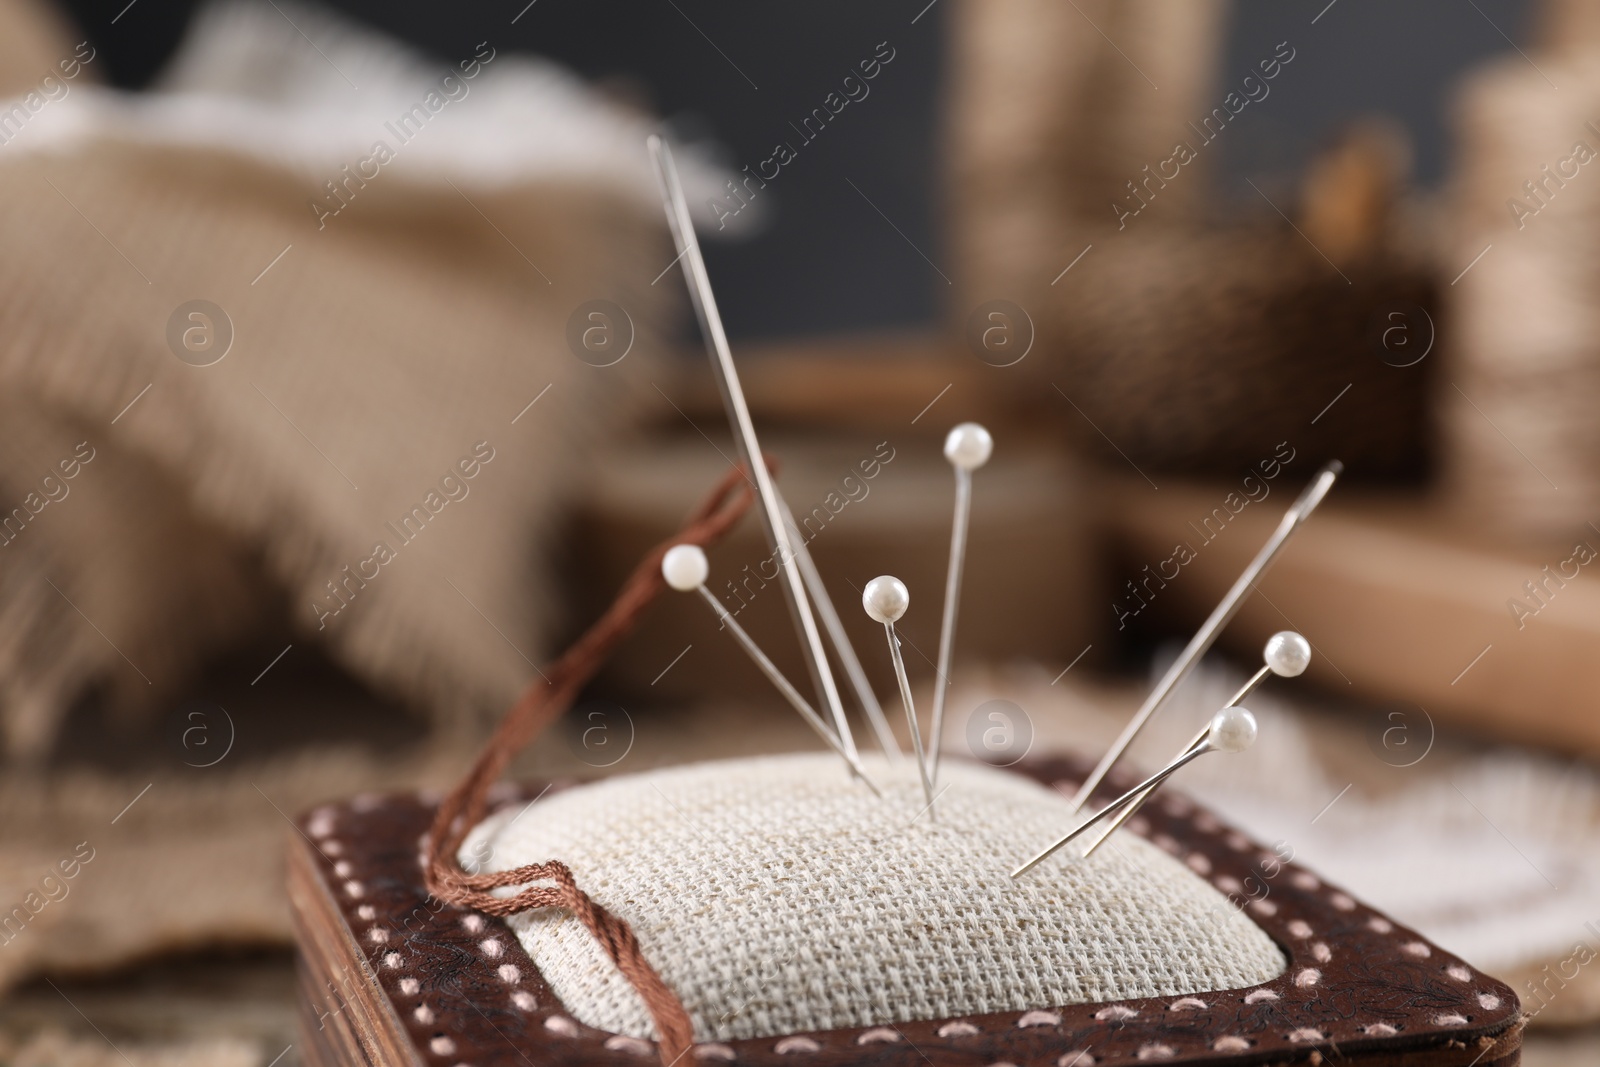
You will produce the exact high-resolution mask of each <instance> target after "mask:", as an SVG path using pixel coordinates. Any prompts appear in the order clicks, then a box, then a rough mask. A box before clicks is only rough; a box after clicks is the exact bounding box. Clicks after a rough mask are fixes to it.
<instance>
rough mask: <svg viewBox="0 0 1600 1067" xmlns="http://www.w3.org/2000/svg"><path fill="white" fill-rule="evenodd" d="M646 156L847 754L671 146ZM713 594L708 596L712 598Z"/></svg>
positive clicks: (850, 740) (847, 737) (852, 747)
mask: <svg viewBox="0 0 1600 1067" xmlns="http://www.w3.org/2000/svg"><path fill="white" fill-rule="evenodd" d="M646 143H647V144H648V146H649V148H650V155H651V158H653V159H654V160H655V164H656V177H657V179H658V180H659V182H660V186H661V200H662V206H663V207H664V208H665V209H666V214H667V225H668V227H669V228H670V229H671V230H672V239H673V242H674V243H675V244H676V245H677V248H678V257H679V259H681V260H682V262H683V275H684V278H685V280H686V281H687V282H688V285H689V301H690V303H691V304H693V305H694V310H695V316H696V317H697V318H698V319H699V320H700V331H701V333H703V334H704V335H705V340H706V350H707V352H708V354H709V355H710V356H711V369H712V371H713V373H714V376H715V377H716V379H717V386H718V388H719V389H720V391H721V393H722V400H723V406H724V407H726V408H727V412H728V422H729V423H730V425H731V426H732V428H733V439H734V443H735V444H736V445H737V446H738V450H739V458H740V459H742V460H743V461H744V465H745V469H746V470H748V471H749V472H750V473H751V475H752V477H753V478H754V481H755V487H756V495H757V496H758V497H760V502H761V506H760V507H759V508H757V509H756V510H757V511H758V512H759V513H760V515H761V523H762V526H763V527H764V528H765V529H766V534H767V545H768V547H769V548H771V549H772V553H773V556H774V557H775V558H776V560H777V563H778V569H779V570H780V571H782V572H783V579H784V580H783V584H782V589H783V594H784V598H785V599H786V600H787V601H788V604H789V613H790V615H791V616H792V617H793V619H794V624H795V629H796V630H797V631H799V634H800V639H801V640H800V644H801V650H802V653H803V655H804V658H805V661H806V668H807V670H809V671H810V673H811V678H812V681H813V682H814V683H815V685H816V689H817V692H818V693H820V694H821V696H822V700H823V702H824V703H825V704H826V705H827V709H828V712H829V713H830V714H831V715H832V717H833V724H834V728H835V729H836V730H837V732H838V736H839V741H840V743H841V744H843V746H844V749H845V751H846V752H848V753H849V754H850V755H851V756H852V757H854V756H855V755H856V743H855V738H854V737H852V736H851V733H850V723H849V720H847V719H846V718H845V714H844V704H843V703H842V702H841V701H840V699H839V688H838V686H837V684H835V682H834V679H833V668H832V667H831V666H830V665H829V663H828V655H827V653H826V652H825V651H824V650H823V647H822V634H821V633H820V632H819V631H818V629H817V620H816V618H815V616H814V615H813V614H812V611H811V601H810V599H809V598H808V597H807V595H806V589H805V584H804V582H803V580H802V579H801V576H800V570H799V568H798V567H796V565H795V558H794V557H795V550H794V544H793V542H792V541H791V539H790V537H789V529H788V526H787V525H786V524H785V523H784V509H783V508H782V506H781V505H780V503H779V500H778V494H777V491H776V489H775V488H774V486H773V483H772V475H771V474H770V473H768V471H767V465H766V464H765V463H763V462H762V461H761V442H760V441H759V440H758V439H757V438H756V428H755V423H754V422H752V421H751V419H750V406H749V404H748V403H746V401H745V396H744V387H743V386H742V385H740V383H739V371H738V369H737V368H736V367H735V366H734V364H733V352H732V351H731V350H730V349H729V347H728V335H727V332H726V331H725V330H724V329H723V327H722V315H721V314H720V313H719V312H718V311H717V298H716V295H715V294H714V293H713V292H712V291H711V276H710V275H709V274H708V273H706V264H705V260H704V259H703V258H702V257H701V255H700V241H699V239H698V238H697V237H696V236H695V232H694V222H693V220H692V219H691V218H690V217H689V204H688V201H687V200H685V199H684V195H683V185H682V183H681V182H680V181H679V180H678V168H677V166H676V165H675V164H674V163H673V162H672V150H671V149H670V148H669V147H668V146H667V143H666V142H665V141H663V140H662V139H661V138H660V137H658V136H656V135H655V134H651V135H650V137H649V138H648V140H647V141H646ZM713 599H714V598H713Z"/></svg>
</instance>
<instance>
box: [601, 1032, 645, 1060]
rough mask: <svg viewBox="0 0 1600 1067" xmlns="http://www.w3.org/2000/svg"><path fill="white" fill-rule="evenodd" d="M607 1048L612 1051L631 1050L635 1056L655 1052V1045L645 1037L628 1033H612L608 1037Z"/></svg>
mask: <svg viewBox="0 0 1600 1067" xmlns="http://www.w3.org/2000/svg"><path fill="white" fill-rule="evenodd" d="M606 1048H608V1049H610V1050H611V1051H612V1052H631V1053H632V1054H633V1055H635V1056H649V1055H651V1054H652V1053H654V1052H655V1046H654V1045H652V1044H650V1042H648V1041H646V1040H645V1039H644V1038H642V1037H629V1036H628V1035H627V1034H612V1035H611V1036H610V1037H608V1038H606Z"/></svg>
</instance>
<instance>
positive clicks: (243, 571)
mask: <svg viewBox="0 0 1600 1067" xmlns="http://www.w3.org/2000/svg"><path fill="white" fill-rule="evenodd" d="M280 6H281V5H280ZM292 13H293V15H294V25H291V24H290V22H289V21H288V20H287V19H286V18H285V17H283V13H282V12H279V11H276V10H275V9H274V8H272V7H269V6H260V7H258V8H250V7H235V8H224V9H219V10H217V11H214V12H212V13H211V14H209V15H207V16H205V17H203V18H202V19H201V21H200V23H199V25H198V26H197V29H196V31H195V33H196V37H195V38H194V39H192V40H191V41H190V42H189V43H188V44H187V45H186V47H185V50H184V52H183V54H182V55H181V57H180V59H179V61H178V63H177V65H176V67H175V68H174V70H173V71H172V73H171V74H170V75H169V77H168V81H167V83H166V90H167V91H166V92H165V93H163V94H157V95H154V96H151V97H145V98H130V97H125V96H122V95H119V94H113V93H109V92H107V91H105V90H102V89H97V88H95V87H93V86H92V85H91V84H90V83H91V80H92V78H93V76H94V73H95V68H96V63H95V60H94V58H93V57H92V56H86V55H85V53H84V52H83V50H82V49H80V48H79V47H78V46H76V45H74V44H73V43H72V42H71V41H70V39H55V40H50V38H49V35H48V34H41V33H34V34H32V36H26V35H24V37H19V38H12V37H10V36H9V31H8V30H5V29H0V39H3V40H5V41H6V43H7V45H8V46H11V45H13V44H14V42H16V41H21V40H24V39H26V40H32V41H34V42H35V44H34V45H33V46H31V50H30V51H29V53H28V54H27V55H25V56H20V57H19V56H18V55H17V54H16V53H17V51H18V49H17V48H16V47H8V48H7V49H6V50H5V52H4V53H3V55H0V58H5V59H6V61H7V62H9V63H10V64H11V65H12V69H11V70H10V71H9V72H8V75H9V76H8V79H7V84H8V85H10V86H11V87H12V88H13V89H15V90H17V91H24V90H25V88H26V87H27V86H31V85H37V84H44V83H43V82H42V79H43V78H44V77H45V76H46V75H47V74H50V72H52V71H54V72H56V73H55V74H53V75H51V77H53V78H54V79H55V81H53V82H51V83H50V84H49V86H48V88H49V89H50V92H49V93H48V94H43V95H40V96H39V97H38V99H37V100H34V101H33V102H31V103H30V102H29V101H28V99H27V98H22V102H21V103H20V104H15V103H14V104H8V105H6V107H9V108H17V107H19V108H20V110H12V111H8V112H6V115H7V116H8V117H7V119H6V120H5V121H9V122H10V123H11V125H10V126H7V127H5V134H6V136H5V138H4V143H3V144H0V189H4V191H5V195H4V196H3V197H0V397H3V398H4V400H3V402H0V409H3V410H0V521H3V524H4V525H3V533H0V726H3V739H4V743H5V745H6V747H7V748H8V749H9V750H10V752H11V753H12V754H13V755H25V754H28V753H35V752H38V751H40V750H42V749H44V748H45V747H46V746H47V745H48V744H49V742H50V740H51V736H52V730H53V728H54V725H55V724H56V723H57V722H58V721H59V718H60V716H61V715H62V713H63V709H65V708H66V707H68V706H69V705H70V704H71V703H72V702H73V701H74V700H75V699H77V698H78V697H80V696H81V695H83V694H84V693H85V692H88V691H89V690H91V689H92V688H101V689H103V690H104V691H105V692H107V693H108V694H109V695H110V696H111V698H112V699H113V700H114V702H115V703H116V704H117V705H119V706H122V707H137V706H139V705H148V704H152V703H155V702H159V701H160V700H161V699H162V698H163V697H165V696H166V695H168V694H169V693H170V692H171V690H172V687H173V685H174V684H175V683H176V682H177V681H179V680H181V679H182V678H183V677H184V676H185V674H186V672H188V671H189V670H190V669H191V668H192V667H193V666H194V665H195V664H196V663H197V662H199V661H200V660H201V659H202V658H203V657H204V656H206V655H207V654H208V653H211V652H212V651H214V650H215V649H217V648H218V647H220V646H223V645H225V644H226V643H228V642H230V641H232V640H234V639H236V638H237V637H239V636H240V635H241V634H244V633H246V632H247V631H248V630H249V629H250V628H251V627H252V626H254V625H255V624H256V623H257V622H258V621H259V620H260V619H261V618H263V617H264V616H267V615H269V614H272V613H274V612H281V611H282V610H283V608H284V605H286V606H287V611H288V613H289V615H290V617H291V619H292V621H293V623H294V625H295V626H296V628H297V630H298V632H299V633H300V635H301V639H302V640H305V641H316V642H321V643H324V644H326V646H327V647H329V648H330V649H331V650H332V651H333V654H334V655H335V656H336V658H338V659H339V660H340V661H341V662H342V663H343V664H344V665H346V666H347V667H348V668H349V669H350V670H352V671H353V672H355V673H356V674H358V675H360V676H361V677H362V678H363V679H365V680H366V681H367V682H369V683H370V684H372V685H374V686H377V687H380V688H381V689H383V690H384V691H386V692H388V693H390V694H394V695H397V696H399V697H400V698H402V699H403V700H404V701H405V702H406V703H408V704H410V705H412V706H416V707H420V708H424V709H427V710H428V711H430V712H432V713H433V714H435V715H436V716H437V717H438V718H439V719H441V720H446V719H448V720H451V721H460V720H461V718H462V716H463V715H464V714H474V713H488V714H495V713H498V712H499V711H500V710H501V709H502V708H503V707H504V706H505V705H506V704H507V702H508V701H509V700H510V699H511V698H512V697H513V696H514V695H515V693H516V692H517V691H518V689H519V687H520V686H521V685H523V684H524V683H525V682H526V681H527V680H528V679H529V678H531V677H533V676H534V666H533V664H534V663H536V662H538V661H539V660H540V659H541V657H542V655H543V653H544V650H545V647H546V646H545V637H546V629H547V627H548V625H549V624H550V622H551V607H550V605H551V597H550V596H549V595H548V593H547V588H548V587H547V584H546V579H547V578H548V572H547V571H546V569H545V560H544V559H543V556H542V553H543V549H544V548H545V545H546V534H547V532H548V530H547V526H548V523H549V521H550V520H551V518H552V517H553V515H554V514H556V513H557V512H558V509H559V505H560V502H561V501H562V499H563V497H564V495H565V494H566V493H567V492H568V490H569V489H570V488H571V487H572V486H574V484H575V483H576V482H577V481H578V480H579V479H580V478H581V477H582V473H583V471H582V462H581V457H583V456H585V455H587V454H590V453H591V452H592V448H591V447H590V445H591V443H592V442H593V441H594V439H595V438H596V437H597V435H601V434H604V433H606V432H608V430H610V429H612V428H614V427H615V426H616V425H617V419H618V418H619V416H620V415H621V414H622V413H623V412H624V411H625V410H626V407H627V404H626V398H627V397H628V396H629V395H632V394H636V393H637V392H638V391H639V383H641V382H643V381H648V380H651V379H654V378H659V377H660V376H661V375H662V374H663V368H662V367H661V366H659V365H656V366H651V365H650V364H651V360H652V357H653V351H654V349H655V348H656V346H655V345H654V344H653V340H652V339H653V332H652V324H653V323H655V322H656V321H658V319H659V317H660V314H661V311H662V308H661V304H662V302H663V301H664V300H666V299H669V298H670V297H669V294H668V292H667V290H666V287H665V286H658V287H655V288H652V287H651V286H650V281H651V279H652V278H653V277H654V276H656V275H657V274H658V273H659V272H660V270H661V268H662V266H663V265H665V264H666V263H668V262H669V261H670V260H671V258H672V257H671V253H670V251H669V250H668V245H667V243H666V241H665V237H664V232H663V228H662V227H660V226H659V225H658V223H657V222H656V219H657V217H658V215H659V208H658V207H656V206H655V205H654V203H653V196H654V194H653V189H652V186H651V179H650V176H649V171H648V169H647V157H646V155H645V151H644V147H643V139H644V136H645V134H646V133H647V132H648V124H647V123H646V122H644V121H643V120H641V119H639V118H636V117H634V116H631V115H629V114H625V113H622V112H620V111H617V110H615V109H613V108H611V107H610V106H609V105H606V104H604V103H603V102H602V101H600V100H599V99H598V98H596V97H594V96H593V95H592V94H590V93H588V91H587V90H585V89H584V88H583V87H582V86H580V85H578V84H577V83H575V82H572V81H571V80H569V79H567V78H565V77H564V76H562V75H559V74H558V73H556V72H554V71H552V70H551V69H550V68H548V67H543V66H540V65H538V64H534V63H531V62H529V61H525V60H519V59H516V58H514V57H511V56H507V55H497V54H495V52H494V48H493V46H492V45H490V44H487V43H486V44H485V45H484V46H482V47H480V48H479V49H478V50H477V52H475V53H474V54H473V55H471V56H464V57H462V59H461V62H460V63H458V64H456V65H455V66H454V67H451V68H448V69H447V68H445V67H443V66H438V67H434V66H432V65H425V64H422V63H421V62H420V61H418V60H416V59H414V58H413V57H410V56H408V55H406V54H404V53H403V52H401V51H399V50H398V49H397V48H395V47H394V46H392V45H388V44H386V43H384V42H382V41H378V40H375V39H373V38H371V37H368V36H364V35H363V34H361V33H358V32H356V31H354V30H351V29H349V28H348V27H342V26H339V25H337V24H333V23H330V22H328V21H326V20H325V19H320V18H318V17H316V16H314V15H313V14H312V13H310V12H305V11H300V10H293V12H292ZM6 14H7V9H0V17H4V16H5V15H6ZM10 14H11V15H12V16H15V17H16V18H17V19H19V20H21V15H19V14H18V13H17V12H16V11H14V10H13V11H10ZM22 21H26V20H22ZM30 25H31V23H30ZM300 31H304V32H305V33H306V35H307V36H309V37H311V38H313V39H314V40H316V41H317V42H318V43H317V45H316V47H313V46H312V45H310V44H309V43H307V42H306V41H305V40H304V39H303V38H302V37H301V36H300ZM91 51H92V50H91ZM74 56H78V57H80V59H81V62H80V63H79V69H78V71H77V75H76V77H70V78H68V77H65V76H64V74H63V73H62V72H63V71H64V70H65V69H66V68H63V67H62V66H61V64H62V62H63V61H70V60H71V57H74ZM101 62H102V63H103V60H102V61H101ZM469 70H470V71H471V72H472V73H470V74H469V73H467V71H469ZM452 71H453V73H451V72H452ZM19 72H20V73H19ZM447 74H449V77H446V75H447ZM357 85H359V86H360V91H359V92H356V90H355V88H354V87H355V86H357ZM35 105H36V106H35ZM386 116H387V117H386ZM400 133H405V134H406V137H405V138H404V139H402V137H401V136H399V134H400ZM379 141H383V142H385V143H387V144H388V145H389V146H390V148H391V149H392V150H393V158H392V159H389V160H386V161H382V162H374V161H373V156H374V154H375V153H374V146H375V144H376V143H378V142H379ZM691 177H692V176H691ZM317 205H320V206H317ZM596 299H606V300H610V301H613V302H615V303H616V304H617V305H620V306H622V307H623V308H625V309H626V312H627V315H628V316H629V317H630V318H631V322H632V325H633V328H634V330H635V331H636V332H637V335H638V337H637V341H636V342H635V343H634V344H633V348H632V350H631V352H630V353H629V354H628V358H626V359H625V360H623V361H622V362H621V363H619V364H616V365H615V366H609V367H601V366H596V365H594V364H595V363H597V362H604V360H602V359H596V358H591V359H590V360H589V361H588V362H585V361H584V360H581V359H579V358H577V357H576V356H575V355H574V354H573V352H572V350H571V345H570V344H569V340H568V321H569V317H570V316H572V314H573V313H574V311H575V309H577V308H578V307H579V306H580V305H582V304H584V303H585V302H588V301H591V300H596ZM194 301H205V302H206V303H205V304H204V305H196V304H194V303H193V302H194ZM615 326H616V328H617V329H618V330H619V331H625V330H626V325H625V324H622V323H620V322H619V323H617V324H615ZM218 357H220V359H219V358H218ZM212 360H216V361H215V362H211V361H212ZM207 363H209V365H201V364H207ZM630 380H632V381H633V382H634V384H631V385H630ZM644 388H646V389H648V386H645V387H644ZM536 398H537V399H538V403H537V404H534V405H533V406H532V407H530V406H529V405H530V404H531V403H532V402H533V401H534V400H535V399H536Z"/></svg>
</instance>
